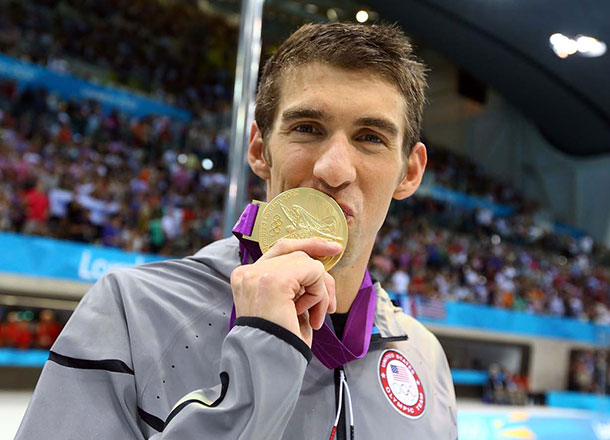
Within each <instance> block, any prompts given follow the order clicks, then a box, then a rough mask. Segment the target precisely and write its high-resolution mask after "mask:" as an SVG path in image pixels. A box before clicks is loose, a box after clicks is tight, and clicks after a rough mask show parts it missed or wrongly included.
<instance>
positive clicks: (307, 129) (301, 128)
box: [293, 124, 319, 134]
mask: <svg viewBox="0 0 610 440" xmlns="http://www.w3.org/2000/svg"><path fill="white" fill-rule="evenodd" d="M293 130H294V131H296V132H298V133H311V134H313V133H319V131H318V130H317V129H316V127H314V126H313V125H309V124H302V125H297V126H296V127H294V128H293Z"/></svg>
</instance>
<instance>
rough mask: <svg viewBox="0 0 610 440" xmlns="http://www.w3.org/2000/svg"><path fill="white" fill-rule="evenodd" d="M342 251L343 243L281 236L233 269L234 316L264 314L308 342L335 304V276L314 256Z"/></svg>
mask: <svg viewBox="0 0 610 440" xmlns="http://www.w3.org/2000/svg"><path fill="white" fill-rule="evenodd" d="M340 252H341V245H339V244H338V243H331V242H328V241H326V240H323V239H321V238H309V239H305V240H296V239H282V240H279V241H278V242H277V243H276V244H274V245H273V247H272V248H271V249H269V251H267V253H265V255H263V256H262V257H261V258H260V259H259V260H258V261H257V262H256V263H254V264H247V265H243V266H240V267H238V268H236V269H235V270H234V271H233V273H232V274H231V289H232V290H233V300H234V302H235V313H236V316H237V317H240V316H255V317H259V318H264V319H266V320H268V321H271V322H273V323H275V324H278V325H280V326H282V327H284V328H285V329H287V330H290V331H291V332H293V333H294V334H295V335H297V336H299V337H300V338H301V339H303V341H305V343H306V344H307V345H309V347H311V343H312V337H313V329H316V330H317V329H319V328H320V327H322V324H324V318H325V316H326V313H327V312H328V313H334V312H335V310H336V309H337V299H336V297H335V280H334V278H333V277H332V276H331V275H330V274H329V273H328V272H326V270H325V269H324V265H323V264H322V263H321V262H320V261H318V260H315V259H314V258H313V257H326V256H331V255H337V254H339V253H340Z"/></svg>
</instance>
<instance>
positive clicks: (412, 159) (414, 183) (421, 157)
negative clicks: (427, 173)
mask: <svg viewBox="0 0 610 440" xmlns="http://www.w3.org/2000/svg"><path fill="white" fill-rule="evenodd" d="M427 162H428V154H427V153H426V146H425V145H424V144H422V143H421V142H418V143H416V144H415V146H413V148H412V149H411V154H409V158H408V159H407V164H406V166H407V172H406V174H405V177H404V178H403V179H402V180H401V181H400V183H399V184H398V186H397V187H396V190H394V194H393V197H394V198H395V199H396V200H402V199H405V198H407V197H410V196H412V195H413V193H414V192H415V190H417V188H419V184H420V183H421V179H422V177H423V176H424V170H425V169H426V163H427Z"/></svg>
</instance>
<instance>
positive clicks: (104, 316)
mask: <svg viewBox="0 0 610 440" xmlns="http://www.w3.org/2000/svg"><path fill="white" fill-rule="evenodd" d="M238 264H239V257H238V242H237V240H236V239H235V238H230V239H226V240H221V241H219V242H216V243H213V244H212V245H210V246H207V247H205V248H203V249H202V250H201V251H199V252H198V253H197V254H196V255H194V256H193V257H189V258H184V259H181V260H169V261H163V262H158V263H152V264H147V265H144V266H140V267H136V268H130V269H120V270H117V271H115V272H113V273H110V274H109V275H106V276H105V277H103V278H102V279H101V280H100V281H98V282H97V283H96V284H95V285H94V286H93V287H92V288H91V290H90V291H89V292H88V293H87V294H86V295H85V297H84V298H83V300H82V301H81V303H80V304H79V306H78V307H77V309H76V311H75V312H74V314H73V316H72V317H71V319H70V320H69V322H68V324H67V325H66V327H65V329H64V330H63V332H62V334H61V336H60V337H59V339H58V340H57V342H56V343H55V345H54V346H53V348H52V350H51V354H50V357H49V360H48V361H47V363H46V365H45V367H44V369H43V372H42V376H41V378H40V381H39V382H38V385H37V387H36V390H35V392H34V395H33V397H32V400H31V402H30V404H29V407H28V409H27V412H26V414H25V417H24V419H23V421H22V424H21V426H20V428H19V431H18V433H17V437H16V438H17V439H18V440H26V439H27V440H30V439H39V438H40V439H43V438H44V439H48V440H52V439H58V440H59V439H61V440H65V439H145V438H146V439H159V440H160V439H181V440H188V439H252V440H270V439H315V440H327V439H328V438H329V435H330V432H331V429H332V426H333V422H334V420H335V414H336V405H337V402H336V395H337V394H338V393H337V391H336V390H337V389H338V382H337V377H338V375H337V374H336V372H335V371H333V370H329V369H327V368H326V367H324V366H323V365H322V364H321V363H320V362H319V361H318V360H317V359H316V358H312V354H311V351H310V350H309V348H308V347H307V345H306V344H305V343H303V342H302V341H301V340H300V339H299V338H298V337H296V336H295V335H294V334H292V333H290V332H289V331H287V330H285V329H283V328H282V327H279V326H277V325H275V324H273V323H270V322H268V321H265V320H262V319H258V318H240V319H238V320H237V321H236V323H235V326H234V327H233V328H232V329H231V330H230V331H229V317H230V314H231V307H232V293H231V288H230V285H229V275H230V273H231V271H232V270H233V269H234V268H235V267H236V266H237V265H238ZM375 288H376V291H377V294H378V299H377V306H376V316H375V326H376V328H377V329H378V333H379V334H376V335H373V337H372V340H371V345H370V348H369V351H368V353H367V355H366V356H365V357H364V358H362V359H358V360H355V361H353V362H350V363H348V364H346V365H345V367H344V371H345V376H346V381H347V383H348V385H349V389H350V395H351V401H352V404H353V405H352V406H353V421H354V425H355V438H356V439H358V440H360V439H363V440H364V439H367V440H369V439H416V440H422V439H451V440H453V439H456V438H457V427H456V410H455V395H454V390H453V384H452V381H451V375H450V372H449V367H448V365H447V361H446V358H445V355H444V353H443V350H442V348H441V346H440V344H439V343H438V341H437V340H436V338H435V337H434V336H433V335H432V334H431V333H430V332H429V331H427V330H426V329H425V328H424V327H423V326H422V325H421V324H419V323H418V322H417V321H415V320H414V319H412V318H410V317H408V316H406V315H404V314H403V313H402V312H401V310H400V309H398V308H396V307H394V306H393V305H392V303H391V302H390V300H389V298H388V296H387V294H386V293H385V292H384V291H383V290H382V289H381V288H380V287H379V285H378V284H377V285H376V286H375ZM345 407H346V405H345V402H344V405H343V408H345ZM345 418H346V419H347V420H348V421H349V419H350V417H345ZM347 431H348V433H349V428H348V430H347Z"/></svg>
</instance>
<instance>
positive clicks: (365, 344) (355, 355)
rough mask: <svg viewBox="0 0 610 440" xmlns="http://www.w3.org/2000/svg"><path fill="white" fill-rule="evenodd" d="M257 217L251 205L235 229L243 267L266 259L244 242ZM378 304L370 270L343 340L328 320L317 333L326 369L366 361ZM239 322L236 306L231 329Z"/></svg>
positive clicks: (317, 345) (316, 346)
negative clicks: (356, 361) (260, 259)
mask: <svg viewBox="0 0 610 440" xmlns="http://www.w3.org/2000/svg"><path fill="white" fill-rule="evenodd" d="M257 214H258V205H256V204H254V203H251V204H249V205H248V206H247V207H246V209H245V210H244V212H243V213H242V215H241V217H240V218H239V220H238V221H237V224H236V225H235V227H234V228H233V235H235V236H236V237H237V239H238V240H239V251H240V260H241V264H248V263H249V262H255V261H256V260H258V259H259V258H260V257H261V256H262V252H261V250H260V247H259V245H258V243H256V242H253V241H250V240H247V239H245V238H243V236H244V235H250V234H252V228H253V227H254V221H255V220H256V215H257ZM376 304H377V295H376V293H375V288H374V287H373V282H372V280H371V276H370V274H369V271H368V269H367V270H366V271H365V273H364V279H363V280H362V285H361V286H360V290H359V291H358V294H357V295H356V298H355V299H354V302H353V303H352V306H351V308H350V311H349V314H348V316H347V322H346V324H345V330H344V331H343V338H342V339H339V338H338V337H337V335H336V334H335V332H334V331H333V329H332V328H331V327H330V325H329V322H330V318H329V317H328V316H327V317H326V320H325V321H324V324H323V325H322V327H321V328H320V329H319V330H314V331H313V343H312V347H311V351H313V353H314V355H315V356H316V358H318V360H319V361H320V362H321V363H322V364H323V365H324V366H326V367H327V368H329V369H335V368H338V367H340V366H342V365H345V364H346V363H348V362H350V361H353V360H355V359H361V358H362V357H364V355H365V354H366V353H367V351H368V349H369V345H370V342H371V331H372V329H373V322H374V320H375V306H376ZM235 318H236V315H235V305H233V310H232V311H231V320H230V328H233V324H234V322H235Z"/></svg>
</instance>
